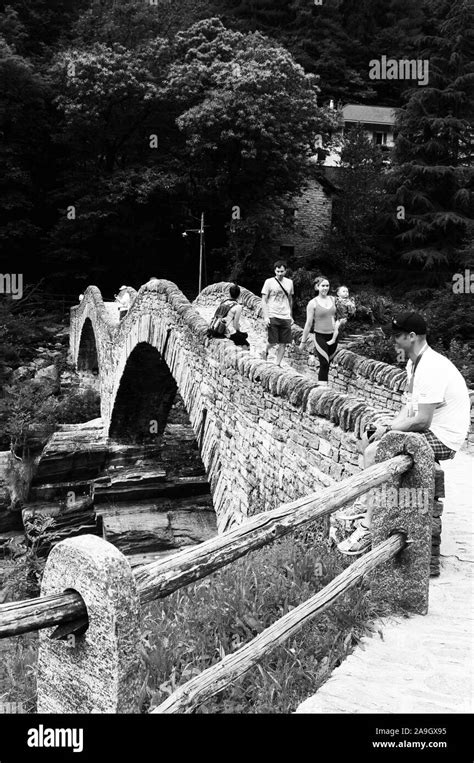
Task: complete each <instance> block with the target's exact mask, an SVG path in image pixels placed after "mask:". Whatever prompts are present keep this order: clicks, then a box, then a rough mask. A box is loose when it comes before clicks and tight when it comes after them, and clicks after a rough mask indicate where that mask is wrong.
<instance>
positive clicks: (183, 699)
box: [151, 533, 406, 714]
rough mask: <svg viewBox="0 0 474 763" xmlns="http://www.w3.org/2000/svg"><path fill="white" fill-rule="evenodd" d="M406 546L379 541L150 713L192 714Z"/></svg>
mask: <svg viewBox="0 0 474 763" xmlns="http://www.w3.org/2000/svg"><path fill="white" fill-rule="evenodd" d="M405 545H406V536H405V535H404V534H403V533H395V534H394V535H392V536H391V537H389V538H387V540H385V541H382V543H379V545H378V546H377V547H376V548H374V549H373V551H368V552H367V553H366V554H364V556H363V557H362V558H360V559H358V560H357V561H356V562H354V563H353V564H351V565H350V566H349V567H347V569H345V570H344V572H342V573H341V574H340V575H338V576H337V577H335V578H334V579H333V580H332V581H331V582H330V583H328V585H326V586H325V587H324V588H323V589H322V590H321V591H319V592H318V593H317V594H316V595H315V596H312V597H311V598H310V599H307V600H306V601H304V602H303V603H302V604H300V605H299V606H298V607H295V608H294V609H292V610H291V612H288V613H287V614H286V615H284V616H283V617H281V618H280V619H279V620H277V621H276V622H275V623H273V625H271V626H270V627H269V628H266V629H265V630H264V631H262V633H259V634H258V636H256V637H255V638H254V639H252V640H251V641H249V642H248V643H247V644H245V645H244V646H242V647H241V648H240V649H238V651H236V652H234V653H233V654H228V655H226V657H224V658H223V659H222V660H221V661H220V662H218V663H216V665H212V666H211V667H210V668H207V670H203V672H202V673H200V674H199V675H198V676H195V677H194V678H192V679H191V680H190V681H187V682H186V683H185V684H183V686H180V687H179V688H178V689H176V691H174V692H173V694H171V695H170V696H169V697H168V698H167V699H166V700H165V701H164V702H162V704H161V705H159V706H158V707H156V708H154V709H153V710H152V711H151V713H152V714H153V713H191V712H192V711H193V710H195V709H196V708H197V707H198V706H199V705H201V704H202V703H203V702H206V700H208V699H210V697H213V696H214V695H215V694H218V693H219V692H221V691H223V689H225V688H226V687H227V686H229V684H231V683H232V682H233V681H236V680H237V679H238V678H240V676H241V675H243V674H244V673H246V672H247V670H249V669H250V668H251V667H253V666H254V665H255V664H256V663H257V662H259V661H260V660H261V659H262V658H263V657H264V656H265V655H266V654H268V652H271V650H272V649H274V648H275V646H277V645H278V644H282V643H283V642H284V641H286V640H287V639H289V638H290V637H291V636H293V635H294V634H295V633H297V632H298V631H299V630H300V629H301V628H302V627H303V625H305V623H307V622H309V621H310V620H313V619H314V618H315V617H318V616H319V615H320V614H321V613H322V612H324V610H325V609H327V608H328V607H330V606H331V604H334V602H335V601H337V599H339V598H340V597H341V596H342V595H343V594H345V593H346V591H349V589H351V588H353V587H354V586H355V585H356V584H357V583H359V582H360V581H361V580H362V579H363V578H364V576H365V575H367V573H368V572H370V571H371V570H374V569H375V568H376V567H378V566H379V565H380V564H382V563H383V562H387V561H388V560H389V559H391V558H392V557H394V556H395V555H396V554H398V552H399V551H401V550H402V549H403V548H404V547H405Z"/></svg>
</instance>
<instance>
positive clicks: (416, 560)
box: [368, 432, 434, 615]
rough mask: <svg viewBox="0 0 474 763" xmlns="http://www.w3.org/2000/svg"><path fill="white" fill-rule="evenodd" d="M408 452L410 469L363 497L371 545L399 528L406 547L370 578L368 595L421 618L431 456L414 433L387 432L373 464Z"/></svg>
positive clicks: (424, 607)
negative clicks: (369, 520) (369, 519)
mask: <svg viewBox="0 0 474 763" xmlns="http://www.w3.org/2000/svg"><path fill="white" fill-rule="evenodd" d="M401 453H407V454H409V455H410V456H412V457H413V467H412V468H411V469H409V470H408V471H407V472H405V473H404V474H401V475H399V476H398V477H394V478H393V479H392V480H391V481H390V482H387V483H386V484H384V485H381V486H379V487H377V488H374V489H373V490H371V491H369V493H368V497H369V498H368V500H369V502H370V503H371V505H372V507H373V514H372V547H375V546H376V545H377V543H380V542H381V541H383V540H385V539H386V538H387V537H388V536H389V535H390V534H391V533H392V532H393V531H396V530H404V531H405V532H406V534H407V539H408V541H409V545H408V546H407V548H405V549H404V550H403V551H402V552H401V553H400V554H399V555H398V556H397V557H395V559H394V560H391V561H389V562H387V563H385V564H382V565H380V567H378V568H377V569H376V570H375V571H374V572H373V573H372V575H371V589H372V593H373V595H374V596H375V598H377V599H381V600H383V601H385V602H387V603H389V604H390V607H391V609H394V610H395V611H397V610H398V611H400V610H406V611H410V612H417V613H419V614H422V615H425V614H426V613H427V611H428V588H429V577H430V558H431V523H432V508H433V500H434V455H433V451H432V450H431V448H430V447H429V445H428V444H427V443H426V440H425V439H424V438H423V437H422V436H421V435H420V434H417V433H415V432H406V433H405V432H390V433H388V434H386V435H384V437H382V439H381V440H380V442H379V445H378V448H377V452H376V462H377V463H378V462H380V461H385V460H386V459H388V458H392V457H393V456H395V455H399V454H401Z"/></svg>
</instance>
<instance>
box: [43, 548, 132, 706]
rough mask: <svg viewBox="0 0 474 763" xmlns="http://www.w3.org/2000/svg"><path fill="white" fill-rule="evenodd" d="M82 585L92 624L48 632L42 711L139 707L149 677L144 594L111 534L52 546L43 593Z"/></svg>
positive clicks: (45, 637)
mask: <svg viewBox="0 0 474 763" xmlns="http://www.w3.org/2000/svg"><path fill="white" fill-rule="evenodd" d="M66 590H67V591H70V590H74V591H77V592H78V593H79V594H80V595H81V596H82V598H83V600H84V603H85V605H86V608H87V613H88V617H89V625H88V627H87V630H86V632H85V633H84V634H83V635H82V636H73V635H70V636H68V637H67V638H66V639H65V640H51V639H50V635H51V633H52V632H53V631H54V628H46V629H44V630H41V631H40V636H39V656H38V712H39V713H137V712H139V708H138V696H139V691H140V686H141V683H142V681H143V670H142V663H141V658H140V655H139V649H138V644H139V636H140V628H139V623H140V601H139V597H138V593H137V588H136V584H135V579H134V576H133V574H132V570H131V568H130V565H129V563H128V561H127V559H126V557H125V556H124V555H123V554H121V553H120V551H118V549H117V548H115V547H114V546H112V545H111V544H110V543H107V541H104V540H102V539H101V538H98V537H96V536H94V535H82V536H80V537H78V538H71V539H68V540H65V541H62V542H60V543H58V544H57V545H56V546H55V547H54V548H53V549H52V551H51V553H50V555H49V557H48V560H47V562H46V567H45V571H44V576H43V582H42V585H41V595H42V596H47V595H50V594H54V593H63V592H64V591H66Z"/></svg>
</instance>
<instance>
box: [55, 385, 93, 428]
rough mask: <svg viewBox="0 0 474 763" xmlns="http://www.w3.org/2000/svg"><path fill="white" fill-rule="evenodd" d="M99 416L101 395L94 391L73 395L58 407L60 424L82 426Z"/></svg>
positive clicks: (89, 390)
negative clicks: (84, 422) (83, 423)
mask: <svg viewBox="0 0 474 763" xmlns="http://www.w3.org/2000/svg"><path fill="white" fill-rule="evenodd" d="M98 416H100V395H99V393H98V392H96V391H95V390H93V389H86V390H84V391H82V392H75V393H72V394H70V395H68V396H66V397H65V398H64V399H63V400H61V401H60V402H59V405H58V410H57V422H58V424H80V423H82V422H83V421H90V420H91V419H95V418H97V417H98Z"/></svg>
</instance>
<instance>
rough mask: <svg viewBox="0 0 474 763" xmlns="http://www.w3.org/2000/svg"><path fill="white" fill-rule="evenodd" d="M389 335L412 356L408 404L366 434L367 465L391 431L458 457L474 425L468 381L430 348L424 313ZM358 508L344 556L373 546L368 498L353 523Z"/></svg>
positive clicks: (404, 317)
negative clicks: (415, 437)
mask: <svg viewBox="0 0 474 763" xmlns="http://www.w3.org/2000/svg"><path fill="white" fill-rule="evenodd" d="M391 331H392V335H393V337H394V339H395V344H396V345H397V347H398V348H399V349H401V350H404V352H405V354H406V355H408V358H409V360H408V362H407V366H406V369H407V376H408V387H407V391H406V404H405V406H404V407H403V408H402V410H401V411H400V413H399V414H398V416H396V417H395V419H393V420H392V421H391V422H387V423H386V424H379V425H378V426H377V427H375V426H374V427H373V430H375V431H373V434H371V435H370V437H368V436H367V434H365V435H364V437H363V438H362V443H363V447H364V467H365V468H367V467H368V466H372V464H374V463H375V452H376V450H377V440H380V438H381V437H382V436H383V435H384V434H385V433H386V432H388V431H390V430H392V431H396V432H419V433H420V434H422V435H423V437H424V438H425V439H426V442H427V443H428V445H429V446H430V448H431V449H432V450H433V453H434V457H435V461H445V460H447V459H451V458H454V456H455V454H456V452H457V451H458V450H459V449H460V448H461V447H462V445H463V443H464V440H465V439H466V435H467V433H468V430H469V426H470V400H469V394H468V391H467V386H466V382H465V381H464V378H463V376H462V375H461V373H460V372H459V371H458V369H457V368H456V366H455V365H454V364H453V363H451V361H450V360H448V358H446V357H444V355H441V354H440V353H439V352H436V351H435V350H433V349H432V348H431V347H430V346H429V345H428V343H427V341H426V333H427V326H426V323H425V320H424V318H423V317H422V316H421V315H419V314H418V313H400V314H399V315H397V316H396V317H395V318H393V319H392V325H391ZM358 510H360V514H359V516H361V515H362V517H363V518H362V519H361V521H360V523H359V527H358V528H357V529H356V530H355V531H354V532H353V533H352V535H351V536H349V538H346V539H345V540H343V541H342V543H339V544H338V546H337V547H338V549H339V551H341V552H342V553H343V554H351V555H355V554H362V553H364V551H367V550H368V549H369V548H370V545H371V533H370V527H371V520H372V507H371V506H370V505H368V504H367V503H366V502H365V500H364V496H362V497H361V498H359V500H358V501H357V502H356V504H355V505H354V516H353V517H352V518H353V519H356V518H357V511H358ZM365 512H366V514H365ZM364 514H365V516H364Z"/></svg>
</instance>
